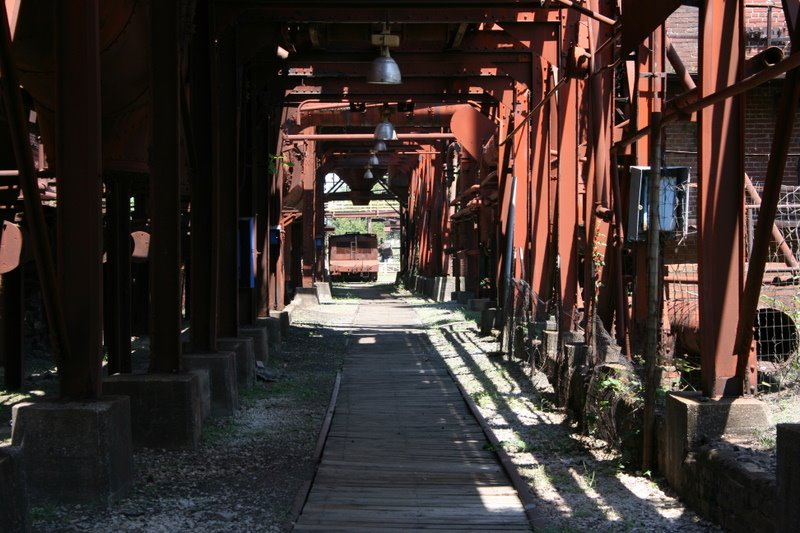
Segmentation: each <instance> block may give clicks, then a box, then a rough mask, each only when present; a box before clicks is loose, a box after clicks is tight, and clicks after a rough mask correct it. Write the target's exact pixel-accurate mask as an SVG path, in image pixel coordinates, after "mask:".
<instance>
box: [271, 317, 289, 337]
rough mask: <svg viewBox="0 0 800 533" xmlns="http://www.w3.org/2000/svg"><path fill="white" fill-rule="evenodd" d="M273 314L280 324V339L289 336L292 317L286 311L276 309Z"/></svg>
mask: <svg viewBox="0 0 800 533" xmlns="http://www.w3.org/2000/svg"><path fill="white" fill-rule="evenodd" d="M273 316H276V317H277V318H278V323H279V324H280V326H281V339H285V338H287V337H288V336H289V326H291V325H292V317H291V315H290V314H289V312H288V311H277V312H276V313H275V314H274V315H273Z"/></svg>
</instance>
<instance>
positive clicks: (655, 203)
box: [642, 112, 661, 470]
mask: <svg viewBox="0 0 800 533" xmlns="http://www.w3.org/2000/svg"><path fill="white" fill-rule="evenodd" d="M647 189H648V191H647V192H648V194H649V195H650V198H649V202H648V208H649V213H650V214H649V216H648V219H647V223H648V226H647V325H646V338H645V349H644V358H645V383H644V390H645V397H644V438H643V441H644V450H643V455H642V467H643V468H644V469H645V470H649V469H650V467H651V466H652V464H653V428H654V425H655V403H656V384H655V374H656V359H657V358H658V338H659V331H660V330H661V317H660V311H661V305H660V303H661V294H660V293H661V291H660V287H661V279H660V278H661V220H660V219H661V217H660V208H661V202H660V196H661V113H658V112H654V113H652V114H651V119H650V176H649V179H648V187H647Z"/></svg>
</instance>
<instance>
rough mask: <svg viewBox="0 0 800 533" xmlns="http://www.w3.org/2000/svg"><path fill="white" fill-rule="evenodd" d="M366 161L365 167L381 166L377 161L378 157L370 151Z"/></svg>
mask: <svg viewBox="0 0 800 533" xmlns="http://www.w3.org/2000/svg"><path fill="white" fill-rule="evenodd" d="M367 161H368V163H367V165H369V166H371V167H377V166H378V165H380V164H381V162H380V161H379V160H378V156H377V155H376V154H375V151H373V150H370V152H369V159H368V160H367Z"/></svg>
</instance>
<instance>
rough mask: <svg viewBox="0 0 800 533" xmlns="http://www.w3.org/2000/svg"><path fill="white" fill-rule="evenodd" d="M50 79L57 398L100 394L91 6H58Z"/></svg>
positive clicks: (94, 1)
mask: <svg viewBox="0 0 800 533" xmlns="http://www.w3.org/2000/svg"><path fill="white" fill-rule="evenodd" d="M56 20H57V21H58V32H57V33H58V38H57V45H56V54H57V61H58V69H57V75H56V80H57V81H56V83H57V90H56V94H58V104H57V107H56V143H57V147H56V154H57V164H56V168H57V171H58V178H57V186H58V277H59V283H60V290H61V295H62V298H63V302H64V316H65V323H66V327H67V332H68V343H69V346H70V359H69V360H64V361H63V363H62V364H61V365H59V369H58V370H59V376H60V379H61V396H62V397H64V398H71V399H92V398H97V397H99V396H100V394H101V392H102V380H101V379H102V378H101V369H102V359H103V349H102V346H103V342H102V338H103V300H102V295H103V286H102V280H103V263H102V261H103V259H102V256H103V235H102V228H103V224H102V210H101V205H102V179H101V173H102V169H101V165H100V160H101V137H102V133H101V125H100V124H101V110H100V47H99V39H100V36H99V34H100V32H99V2H98V0H81V1H80V2H79V3H78V5H70V6H66V5H65V4H59V12H58V13H57V16H56Z"/></svg>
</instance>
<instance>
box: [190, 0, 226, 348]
mask: <svg viewBox="0 0 800 533" xmlns="http://www.w3.org/2000/svg"><path fill="white" fill-rule="evenodd" d="M210 27H211V1H210V0H198V2H197V7H196V10H195V35H194V41H193V42H192V47H191V49H190V54H191V57H190V71H189V75H190V85H191V102H190V104H189V112H190V115H189V118H190V123H191V128H192V141H193V143H192V145H190V146H189V150H190V151H192V152H193V154H194V157H193V158H192V160H193V161H194V163H195V164H194V165H193V168H192V176H191V180H190V191H189V194H190V199H191V224H192V235H191V240H190V242H189V247H190V250H189V253H190V256H191V265H192V268H191V271H190V276H191V283H190V287H191V291H192V298H191V302H190V313H189V316H190V320H191V328H190V329H189V332H190V335H191V343H190V349H191V351H192V352H194V353H212V352H215V351H216V349H217V322H216V315H217V263H218V258H217V247H218V242H217V241H218V235H219V234H218V232H217V230H216V225H217V211H216V206H215V205H214V198H215V191H214V182H213V178H212V165H213V163H214V158H213V156H212V146H213V144H212V138H211V135H212V113H211V112H210V110H211V109H213V104H212V99H211V31H210Z"/></svg>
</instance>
